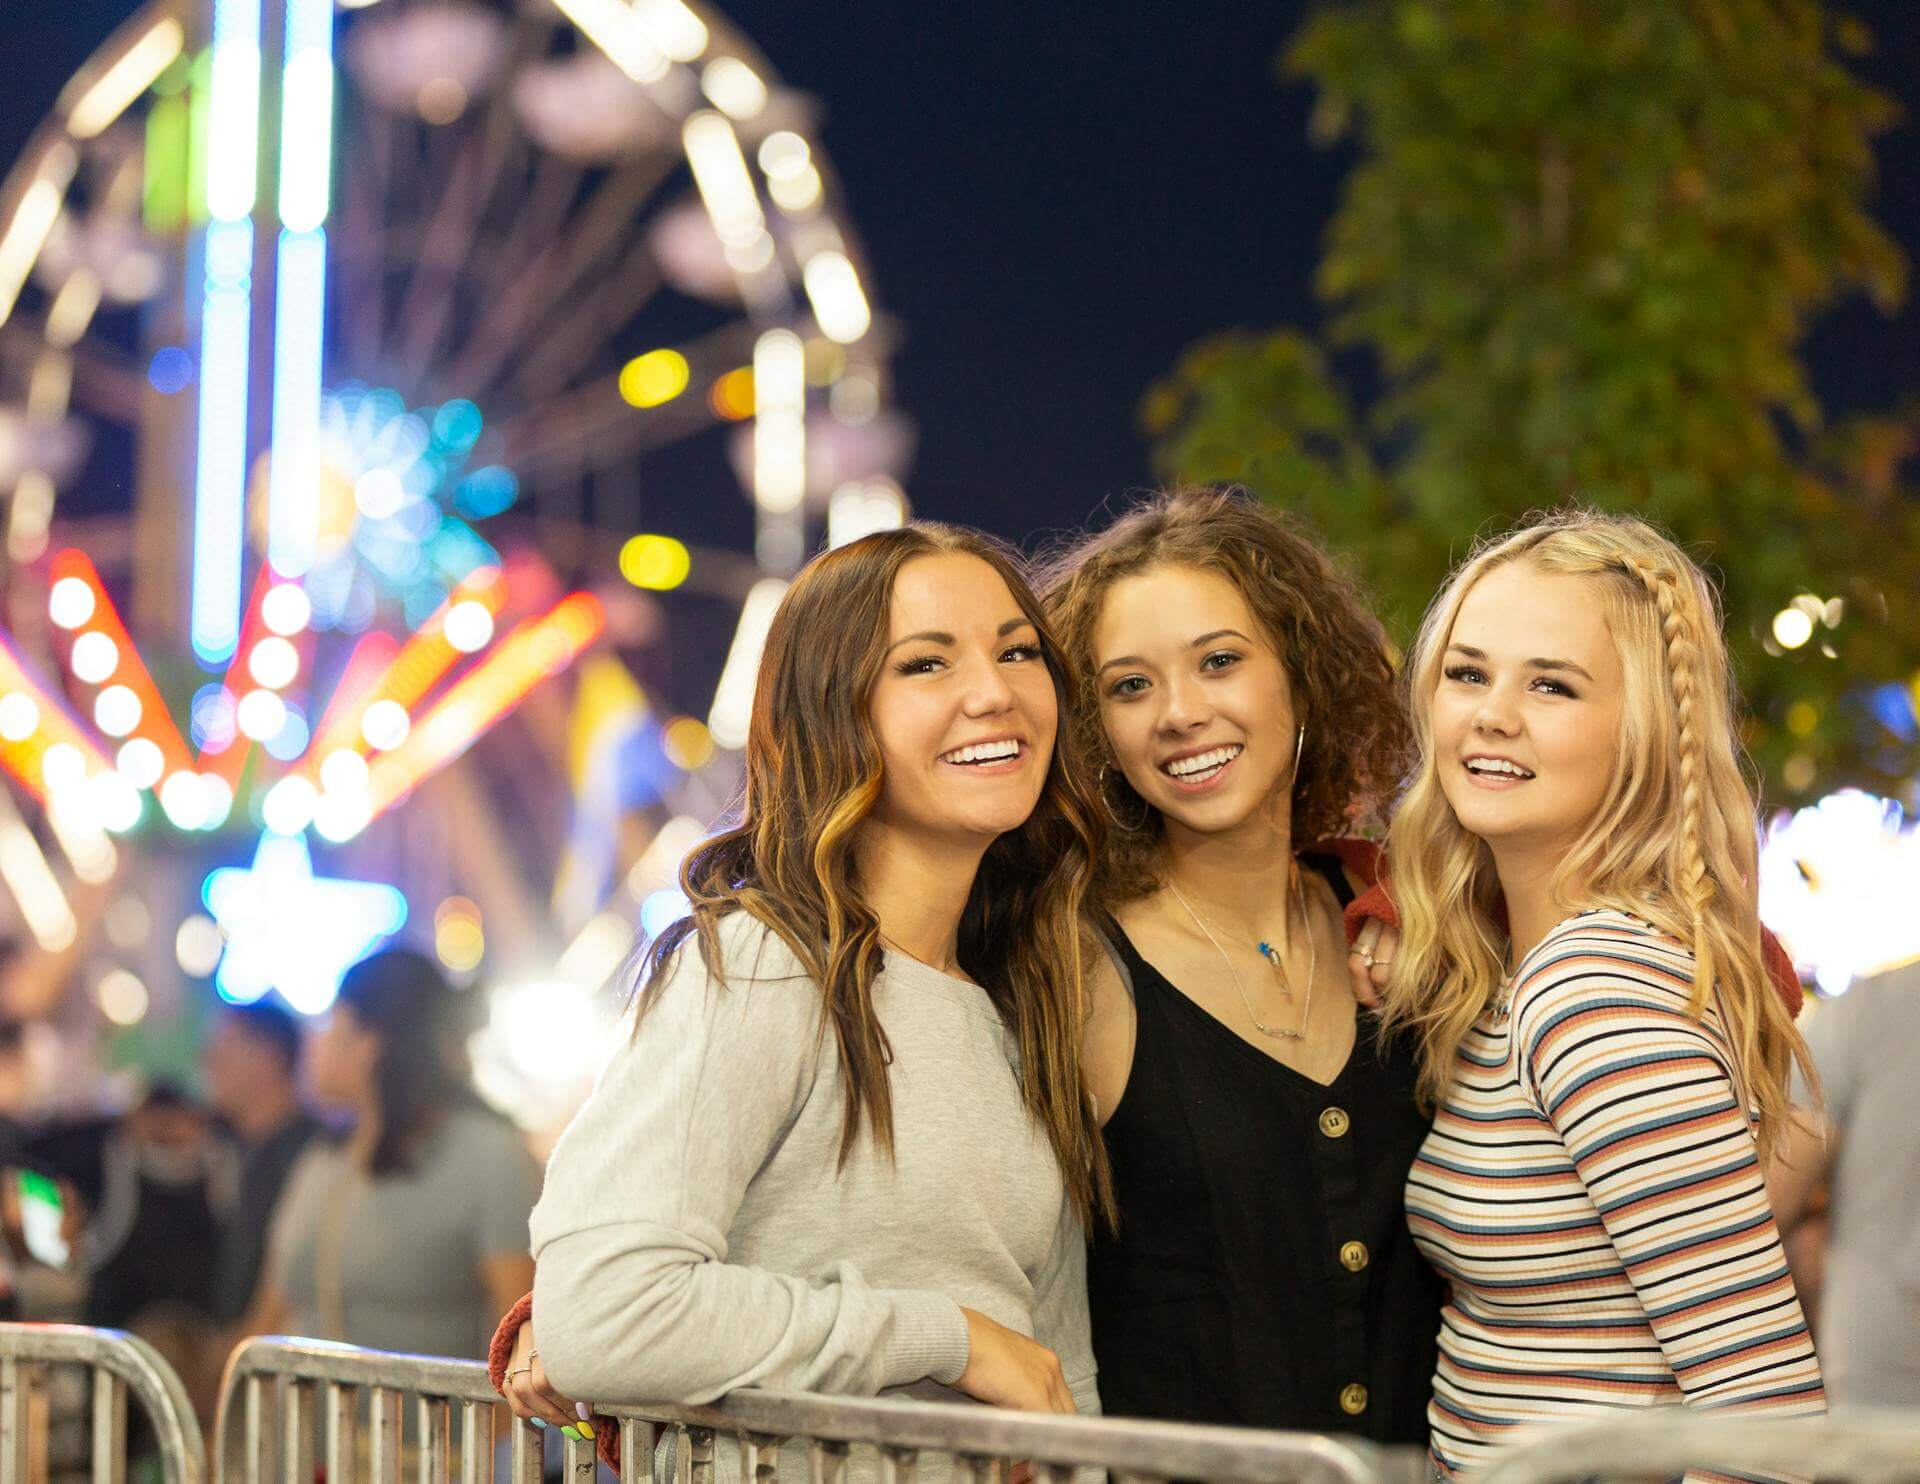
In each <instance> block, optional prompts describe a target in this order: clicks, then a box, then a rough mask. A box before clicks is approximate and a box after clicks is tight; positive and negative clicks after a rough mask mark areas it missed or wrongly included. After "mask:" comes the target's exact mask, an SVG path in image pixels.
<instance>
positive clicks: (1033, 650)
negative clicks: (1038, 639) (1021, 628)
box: [1001, 644, 1040, 660]
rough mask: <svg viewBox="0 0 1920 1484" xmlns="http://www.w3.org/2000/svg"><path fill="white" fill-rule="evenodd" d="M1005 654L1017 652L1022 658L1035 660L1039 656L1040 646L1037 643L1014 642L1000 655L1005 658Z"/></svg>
mask: <svg viewBox="0 0 1920 1484" xmlns="http://www.w3.org/2000/svg"><path fill="white" fill-rule="evenodd" d="M1007 654H1017V655H1019V656H1020V658H1021V659H1023V660H1037V659H1039V658H1040V646H1039V645H1038V644H1016V645H1014V646H1013V647H1012V648H1010V649H1008V650H1007V652H1006V654H1003V655H1001V658H1002V659H1005V658H1006V656H1007Z"/></svg>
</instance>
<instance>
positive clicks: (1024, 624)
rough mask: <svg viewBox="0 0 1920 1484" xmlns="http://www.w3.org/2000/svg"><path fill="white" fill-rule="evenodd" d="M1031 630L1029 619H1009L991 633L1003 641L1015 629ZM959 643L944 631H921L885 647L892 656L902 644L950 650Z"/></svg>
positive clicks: (1030, 620)
mask: <svg viewBox="0 0 1920 1484" xmlns="http://www.w3.org/2000/svg"><path fill="white" fill-rule="evenodd" d="M1031 628H1033V620H1032V619H1030V618H1010V619H1008V620H1007V621H1006V622H1005V623H1003V624H1001V625H1000V627H999V628H997V629H995V630H994V631H993V637H994V638H996V639H1004V638H1006V637H1007V635H1009V634H1011V633H1012V632H1013V631H1014V630H1015V629H1031ZM1035 632H1036V633H1037V632H1039V631H1038V630H1037V629H1036V630H1035ZM959 642H960V641H959V640H957V639H955V638H954V637H953V635H951V634H949V633H948V632H947V631H946V630H945V629H922V630H921V631H920V632H919V633H917V634H908V635H907V636H906V637H905V638H902V639H895V640H894V641H893V643H891V644H889V645H888V646H887V653H888V654H892V653H893V652H894V650H896V649H898V648H899V647H900V646H901V645H902V644H944V645H946V646H947V647H948V648H949V649H951V648H952V647H953V646H954V645H955V644H958V643H959Z"/></svg>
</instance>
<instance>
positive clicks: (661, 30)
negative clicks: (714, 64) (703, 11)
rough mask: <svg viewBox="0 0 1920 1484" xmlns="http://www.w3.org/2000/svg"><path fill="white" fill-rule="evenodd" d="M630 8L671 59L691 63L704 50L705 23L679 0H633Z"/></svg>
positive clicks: (705, 42) (705, 41)
mask: <svg viewBox="0 0 1920 1484" xmlns="http://www.w3.org/2000/svg"><path fill="white" fill-rule="evenodd" d="M633 8H634V11H635V13H636V14H638V15H639V17H640V19H641V20H642V21H643V22H645V23H646V26H647V29H648V30H650V31H652V32H653V39H654V41H655V43H656V44H657V45H658V46H659V48H660V50H661V51H663V52H665V53H666V54H667V56H668V57H670V58H671V59H672V60H674V61H676V62H691V61H692V60H693V59H694V58H695V57H697V56H699V55H700V53H702V52H703V51H705V50H706V49H707V27H706V23H705V22H704V21H702V20H701V19H700V17H699V16H697V15H695V14H694V13H693V12H692V11H691V10H688V9H687V7H686V6H685V5H683V4H682V3H681V0H633Z"/></svg>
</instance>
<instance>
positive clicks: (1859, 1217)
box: [1767, 963, 1920, 1407]
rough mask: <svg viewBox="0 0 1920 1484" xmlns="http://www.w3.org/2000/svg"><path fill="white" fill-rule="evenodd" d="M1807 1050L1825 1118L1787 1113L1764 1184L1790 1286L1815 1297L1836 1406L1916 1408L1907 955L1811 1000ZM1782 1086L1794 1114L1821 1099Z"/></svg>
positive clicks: (1916, 1184) (1917, 1201) (1914, 1163)
mask: <svg viewBox="0 0 1920 1484" xmlns="http://www.w3.org/2000/svg"><path fill="white" fill-rule="evenodd" d="M1807 1049H1808V1050H1809V1051H1810V1052H1812V1054H1813V1066H1814V1071H1815V1073H1816V1074H1817V1075H1818V1077H1819V1082H1820V1087H1819V1091H1820V1094H1821V1095H1822V1097H1823V1098H1824V1100H1825V1103H1824V1108H1823V1109H1822V1112H1823V1114H1824V1116H1819V1115H1814V1116H1809V1115H1808V1114H1807V1113H1806V1112H1805V1111H1802V1112H1800V1113H1799V1114H1798V1115H1797V1116H1796V1117H1795V1119H1794V1122H1793V1125H1792V1127H1791V1129H1790V1131H1789V1133H1788V1135H1787V1137H1786V1138H1785V1139H1784V1140H1783V1141H1782V1143H1781V1147H1780V1148H1779V1150H1778V1151H1777V1152H1776V1153H1775V1155H1774V1159H1773V1165H1772V1169H1771V1171H1770V1173H1769V1176H1768V1182H1767V1183H1768V1190H1769V1193H1770V1194H1771V1195H1772V1197H1773V1209H1774V1216H1775V1219H1776V1220H1778V1221H1779V1223H1780V1229H1781V1231H1782V1232H1783V1233H1784V1234H1785V1235H1786V1238H1787V1247H1788V1253H1789V1256H1790V1257H1791V1258H1792V1261H1793V1268H1794V1278H1795V1281H1796V1282H1797V1283H1798V1284H1799V1285H1800V1286H1801V1289H1802V1291H1803V1292H1809V1291H1811V1292H1812V1293H1813V1294H1815V1295H1816V1299H1817V1302H1816V1304H1815V1313H1816V1316H1817V1317H1816V1319H1815V1331H1816V1334H1817V1335H1818V1338H1819V1342H1820V1360H1821V1364H1822V1365H1823V1367H1824V1368H1825V1370H1826V1376H1827V1390H1828V1392H1829V1394H1830V1395H1831V1397H1832V1399H1833V1400H1834V1401H1835V1402H1836V1403H1840V1404H1843V1405H1862V1406H1897V1407H1913V1406H1920V1222H1916V1221H1915V1219H1914V1218H1915V1216H1916V1214H1920V1197H1916V1194H1915V1193H1916V1191H1920V1080H1916V1078H1915V1076H1914V1067H1915V1066H1916V1064H1920V963H1915V964H1907V965H1904V966H1903V967H1901V968H1898V969H1893V970H1890V971H1889V972H1887V973H1885V974H1881V975H1878V976H1876V977H1874V978H1872V979H1866V980H1862V981H1861V982H1860V983H1857V984H1855V985H1854V986H1853V987H1852V988H1851V989H1849V990H1848V991H1847V992H1846V993H1845V994H1844V995H1841V996H1839V997H1837V998H1835V999H1832V1000H1828V1001H1826V1002H1825V1003H1824V1004H1822V1005H1821V1006H1820V1009H1819V1011H1818V1012H1817V1013H1816V1014H1814V1015H1813V1016H1812V1017H1811V1018H1810V1020H1809V1021H1808V1024H1807ZM1795 1091H1796V1094H1797V1096H1796V1098H1795V1102H1796V1103H1797V1104H1799V1105H1800V1107H1801V1108H1802V1109H1803V1110H1804V1109H1805V1108H1807V1107H1809V1106H1820V1105H1819V1104H1818V1103H1817V1102H1816V1101H1815V1100H1814V1099H1812V1098H1810V1097H1809V1096H1808V1095H1807V1091H1806V1087H1805V1085H1804V1083H1802V1084H1801V1085H1800V1086H1799V1087H1797V1088H1796V1089H1795ZM1823 1192H1824V1194H1825V1195H1826V1197H1827V1199H1826V1202H1825V1203H1824V1205H1823V1204H1822V1202H1821V1199H1820V1197H1821V1195H1822V1194H1823ZM1823 1215H1824V1217H1825V1221H1826V1226H1827V1231H1826V1240H1825V1242H1824V1243H1822V1242H1821V1241H1819V1240H1818V1232H1817V1229H1816V1227H1817V1223H1818V1222H1819V1221H1820V1219H1821V1217H1822V1216H1823ZM1807 1237H1810V1238H1812V1239H1813V1240H1810V1241H1803V1240H1801V1239H1802V1238H1807Z"/></svg>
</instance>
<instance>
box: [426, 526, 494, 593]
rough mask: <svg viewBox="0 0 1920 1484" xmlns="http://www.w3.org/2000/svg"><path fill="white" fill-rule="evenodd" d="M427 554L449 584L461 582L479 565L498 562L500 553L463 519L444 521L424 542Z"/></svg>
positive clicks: (486, 565)
mask: <svg viewBox="0 0 1920 1484" xmlns="http://www.w3.org/2000/svg"><path fill="white" fill-rule="evenodd" d="M427 557H428V559H429V560H430V561H431V562H432V563H433V565H434V567H435V568H436V569H437V570H438V571H439V573H440V575H441V576H442V577H443V578H445V579H446V581H447V583H448V584H449V585H451V584H454V583H458V582H463V581H465V580H466V578H467V577H468V575H469V574H471V573H473V572H474V571H476V570H478V569H479V568H481V567H497V566H499V565H500V553H499V552H497V551H495V550H494V549H493V547H492V546H491V545H489V544H488V543H487V542H486V541H485V540H483V539H482V538H481V537H480V536H479V534H478V533H476V532H475V531H474V529H473V527H472V526H470V525H468V524H467V523H466V522H465V521H458V520H443V521H441V522H440V529H439V530H437V531H435V532H434V534H433V539H432V540H431V541H429V542H428V543H427Z"/></svg>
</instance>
